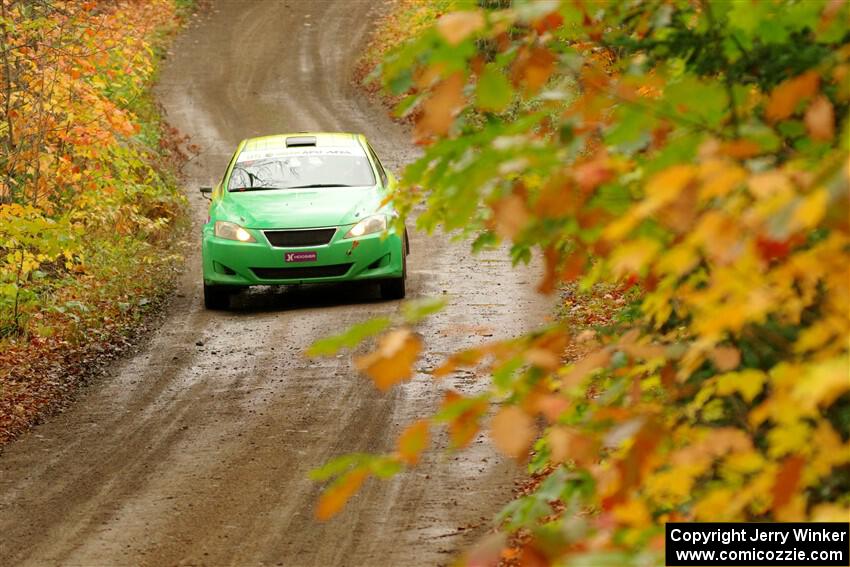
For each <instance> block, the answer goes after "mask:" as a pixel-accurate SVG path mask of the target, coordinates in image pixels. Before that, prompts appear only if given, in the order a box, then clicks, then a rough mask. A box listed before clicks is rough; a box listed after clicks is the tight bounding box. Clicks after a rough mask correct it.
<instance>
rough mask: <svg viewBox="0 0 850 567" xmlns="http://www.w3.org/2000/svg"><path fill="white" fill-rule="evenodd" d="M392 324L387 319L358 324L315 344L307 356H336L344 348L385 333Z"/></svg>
mask: <svg viewBox="0 0 850 567" xmlns="http://www.w3.org/2000/svg"><path fill="white" fill-rule="evenodd" d="M391 324H392V321H391V320H390V319H389V318H387V317H377V318H375V319H369V320H368V321H364V322H363V323H358V324H356V325H353V326H352V327H350V328H349V329H348V330H347V331H345V332H343V333H340V334H338V335H334V336H332V337H325V338H323V339H319V340H318V341H316V342H314V343H313V344H312V345H310V347H309V348H308V349H307V356H328V355H332V354H336V353H337V352H338V351H339V350H341V349H343V348H353V347H356V346H357V345H358V344H360V342H361V341H363V339H366V338H368V337H372V336H375V335H377V334H379V333H381V332H383V331H384V330H385V329H386V328H387V327H389V326H390V325H391Z"/></svg>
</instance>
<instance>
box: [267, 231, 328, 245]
mask: <svg viewBox="0 0 850 567" xmlns="http://www.w3.org/2000/svg"><path fill="white" fill-rule="evenodd" d="M264 232H265V233H266V238H268V239H269V242H270V243H271V245H272V246H276V247H278V248H291V247H293V246H319V245H322V244H327V243H328V242H330V241H331V238H333V235H334V233H335V232H336V229H335V228H316V229H313V230H266V231H264Z"/></svg>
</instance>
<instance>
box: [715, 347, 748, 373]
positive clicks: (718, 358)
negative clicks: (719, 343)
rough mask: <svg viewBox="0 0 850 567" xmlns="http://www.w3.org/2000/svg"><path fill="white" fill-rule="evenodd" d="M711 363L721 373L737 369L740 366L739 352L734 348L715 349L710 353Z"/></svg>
mask: <svg viewBox="0 0 850 567" xmlns="http://www.w3.org/2000/svg"><path fill="white" fill-rule="evenodd" d="M710 356H711V361H712V362H714V365H715V366H716V367H717V369H718V370H720V371H721V372H728V371H729V370H734V369H736V368H738V365H739V364H741V351H739V350H738V349H736V348H735V347H728V346H727V347H717V348H715V349H714V350H713V351H711V355H710Z"/></svg>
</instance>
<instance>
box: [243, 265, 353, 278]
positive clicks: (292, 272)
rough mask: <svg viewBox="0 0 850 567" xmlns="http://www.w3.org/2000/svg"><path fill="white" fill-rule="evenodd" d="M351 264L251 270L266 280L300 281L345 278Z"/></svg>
mask: <svg viewBox="0 0 850 567" xmlns="http://www.w3.org/2000/svg"><path fill="white" fill-rule="evenodd" d="M350 267H351V264H334V265H333V266H304V267H299V268H251V271H252V272H254V274H255V275H256V276H257V277H258V278H261V279H264V280H300V279H307V278H331V277H335V276H343V275H345V273H346V272H348V269H349V268H350Z"/></svg>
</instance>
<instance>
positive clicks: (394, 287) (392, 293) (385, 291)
mask: <svg viewBox="0 0 850 567" xmlns="http://www.w3.org/2000/svg"><path fill="white" fill-rule="evenodd" d="M404 295H405V285H404V278H403V277H401V278H396V279H394V280H386V281H383V282H381V297H383V298H384V299H404Z"/></svg>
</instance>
